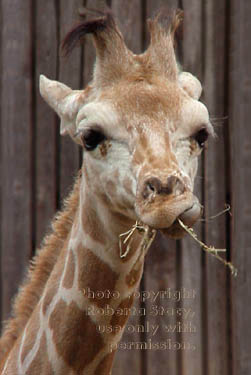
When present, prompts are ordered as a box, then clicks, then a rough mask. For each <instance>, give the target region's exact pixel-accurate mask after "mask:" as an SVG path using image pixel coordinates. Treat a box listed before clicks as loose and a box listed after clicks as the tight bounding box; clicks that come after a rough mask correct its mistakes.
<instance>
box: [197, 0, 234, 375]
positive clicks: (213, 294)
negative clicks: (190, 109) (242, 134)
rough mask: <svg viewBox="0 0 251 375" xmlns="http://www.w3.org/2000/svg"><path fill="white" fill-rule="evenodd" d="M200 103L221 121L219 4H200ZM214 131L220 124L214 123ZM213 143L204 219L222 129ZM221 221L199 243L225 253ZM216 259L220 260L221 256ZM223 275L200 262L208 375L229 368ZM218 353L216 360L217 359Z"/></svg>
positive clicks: (220, 195)
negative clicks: (201, 22)
mask: <svg viewBox="0 0 251 375" xmlns="http://www.w3.org/2000/svg"><path fill="white" fill-rule="evenodd" d="M204 7H205V8H204V14H205V19H204V21H205V22H204V25H205V26H204V35H205V39H204V44H203V46H204V54H203V55H204V82H203V83H204V100H205V103H206V105H207V107H208V109H209V112H210V114H211V116H212V117H223V116H224V115H226V113H225V112H224V111H225V108H224V107H225V97H224V95H225V90H226V82H225V74H226V71H225V70H226V64H225V61H226V60H225V59H226V47H227V46H226V43H225V42H226V34H225V33H226V19H225V17H226V9H225V4H224V2H219V1H211V2H206V3H205V4H204ZM218 125H220V123H218ZM215 131H216V134H217V138H215V139H214V140H211V141H210V142H209V145H208V150H205V180H204V188H205V213H206V215H205V217H206V218H208V217H210V216H212V215H215V214H216V213H218V212H220V211H222V210H223V209H224V205H225V203H226V180H225V174H226V173H227V171H225V165H226V161H225V157H226V150H225V145H224V141H225V140H224V125H223V124H221V126H217V127H216V128H215ZM225 224H226V217H225V215H222V216H221V217H218V218H217V219H214V220H210V219H209V221H208V222H206V223H205V224H204V226H205V231H206V233H205V240H206V243H208V244H213V245H214V246H215V247H217V248H225V247H226V227H225ZM221 256H223V257H224V256H225V255H224V254H221ZM226 272H228V270H227V269H226V268H225V267H224V266H223V265H222V264H221V263H219V262H218V261H217V260H216V259H214V258H212V257H211V256H210V255H209V256H208V255H207V256H206V270H205V280H206V288H207V289H206V291H205V292H206V300H205V310H206V312H207V313H206V319H207V322H206V337H207V345H206V358H205V367H206V371H207V374H208V375H213V374H217V373H221V374H222V375H227V374H229V373H230V368H229V358H228V356H229V350H228V349H229V347H228V345H229V336H228V329H229V327H228V322H229V311H228V307H227V299H228V298H229V297H230V290H229V288H227V275H226ZM219 353H220V355H219Z"/></svg>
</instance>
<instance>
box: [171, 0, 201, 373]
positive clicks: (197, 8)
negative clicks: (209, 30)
mask: <svg viewBox="0 0 251 375" xmlns="http://www.w3.org/2000/svg"><path fill="white" fill-rule="evenodd" d="M183 10H184V25H183V28H184V29H183V30H184V31H183V48H182V55H183V60H182V65H183V69H184V71H189V72H191V73H192V74H194V75H195V76H196V77H198V78H199V79H201V78H202V68H203V53H202V28H203V23H202V18H201V16H202V3H201V2H198V1H197V0H192V1H191V0H188V1H183ZM203 167H204V166H203V157H201V158H200V160H199V167H198V173H197V177H196V182H195V189H194V192H195V195H196V196H197V197H198V198H199V200H200V202H201V203H202V204H204V202H203V178H204V168H203ZM194 230H195V231H196V233H198V235H199V236H200V237H201V236H202V227H201V224H200V223H197V224H196V225H195V227H194ZM180 247H181V249H180V251H181V254H180V265H179V269H178V272H179V287H180V288H182V287H185V288H186V289H187V290H188V291H194V293H195V298H194V300H190V299H183V300H182V307H183V308H185V309H191V310H192V311H193V313H194V317H193V319H187V322H189V321H191V323H192V324H193V326H194V327H195V329H196V332H184V333H182V334H181V338H182V341H183V342H186V343H189V344H190V346H191V348H192V349H191V350H183V351H182V352H179V363H180V367H179V371H180V373H182V375H189V374H195V375H199V374H202V373H203V372H204V371H203V358H204V355H205V354H204V352H205V349H206V348H205V346H204V345H205V341H203V337H204V329H203V326H204V324H205V321H204V319H205V315H204V311H203V302H204V287H205V285H204V284H203V272H204V269H203V268H202V267H204V264H203V254H202V251H201V249H200V248H199V246H198V245H197V244H196V243H195V242H194V241H193V240H192V239H191V238H190V237H188V236H186V237H185V238H184V239H183V240H182V241H181V245H180ZM191 270H193V271H192V272H191Z"/></svg>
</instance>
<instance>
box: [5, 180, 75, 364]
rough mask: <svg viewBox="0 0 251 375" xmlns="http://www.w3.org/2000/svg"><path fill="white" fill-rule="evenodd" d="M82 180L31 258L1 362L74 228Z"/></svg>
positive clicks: (16, 301) (17, 297)
mask: <svg viewBox="0 0 251 375" xmlns="http://www.w3.org/2000/svg"><path fill="white" fill-rule="evenodd" d="M80 180H81V175H80V173H79V175H78V177H77V179H76V182H75V184H74V187H73V190H72V191H71V193H70V194H69V196H68V197H67V198H66V199H65V202H64V209H63V210H62V211H61V212H59V213H58V214H57V215H56V217H55V219H54V220H53V222H52V233H50V234H49V235H47V236H46V237H45V239H44V241H43V244H42V247H41V249H40V250H39V251H38V252H37V255H36V256H35V257H34V259H33V260H32V262H31V264H30V267H29V270H28V274H27V277H26V279H25V281H24V283H23V285H22V286H21V289H20V291H19V293H18V295H17V296H16V298H15V301H14V305H13V309H12V317H11V318H10V319H9V320H7V321H6V323H5V327H4V329H3V334H2V337H1V339H0V363H1V362H4V359H5V358H6V356H7V355H8V353H9V352H10V350H11V349H12V347H13V345H14V344H15V341H16V340H17V338H18V337H19V335H20V334H21V332H22V330H23V329H24V327H25V325H26V323H27V322H28V320H29V318H30V316H31V314H32V312H33V310H34V308H35V307H36V305H37V303H38V302H39V300H40V298H41V295H42V293H43V291H44V288H45V285H46V283H47V280H48V279H49V276H50V274H51V272H52V269H53V267H54V265H55V264H56V262H57V259H58V256H59V254H60V251H61V249H62V247H63V243H64V241H65V239H66V238H67V236H68V234H69V232H70V230H71V228H72V224H73V220H74V217H75V214H76V211H77V207H78V202H79V186H80ZM0 368H1V365H0Z"/></svg>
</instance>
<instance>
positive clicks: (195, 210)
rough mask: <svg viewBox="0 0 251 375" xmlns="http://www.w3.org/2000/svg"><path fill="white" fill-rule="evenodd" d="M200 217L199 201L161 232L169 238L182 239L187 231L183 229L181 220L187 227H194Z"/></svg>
mask: <svg viewBox="0 0 251 375" xmlns="http://www.w3.org/2000/svg"><path fill="white" fill-rule="evenodd" d="M200 216H201V205H200V204H199V201H198V199H197V201H196V202H194V203H193V204H192V205H191V206H190V207H189V208H187V209H186V210H185V211H184V212H183V213H182V214H181V215H179V216H178V217H177V219H176V220H175V221H174V222H173V224H172V225H171V226H170V227H168V228H162V229H160V231H161V232H162V233H163V234H164V235H167V236H168V237H171V238H174V239H180V238H182V237H183V236H184V235H185V234H186V231H185V230H184V229H183V228H182V227H181V225H180V223H179V220H181V221H182V222H183V223H184V224H185V225H186V226H188V227H192V226H193V225H194V224H195V223H196V221H197V220H198V219H199V217H200Z"/></svg>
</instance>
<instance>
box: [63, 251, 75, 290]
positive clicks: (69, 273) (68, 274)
mask: <svg viewBox="0 0 251 375" xmlns="http://www.w3.org/2000/svg"><path fill="white" fill-rule="evenodd" d="M69 251H70V254H69V257H68V263H67V266H66V271H65V276H64V280H63V287H64V288H66V289H71V288H72V286H73V281H74V274H75V263H74V255H73V253H72V250H69Z"/></svg>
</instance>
